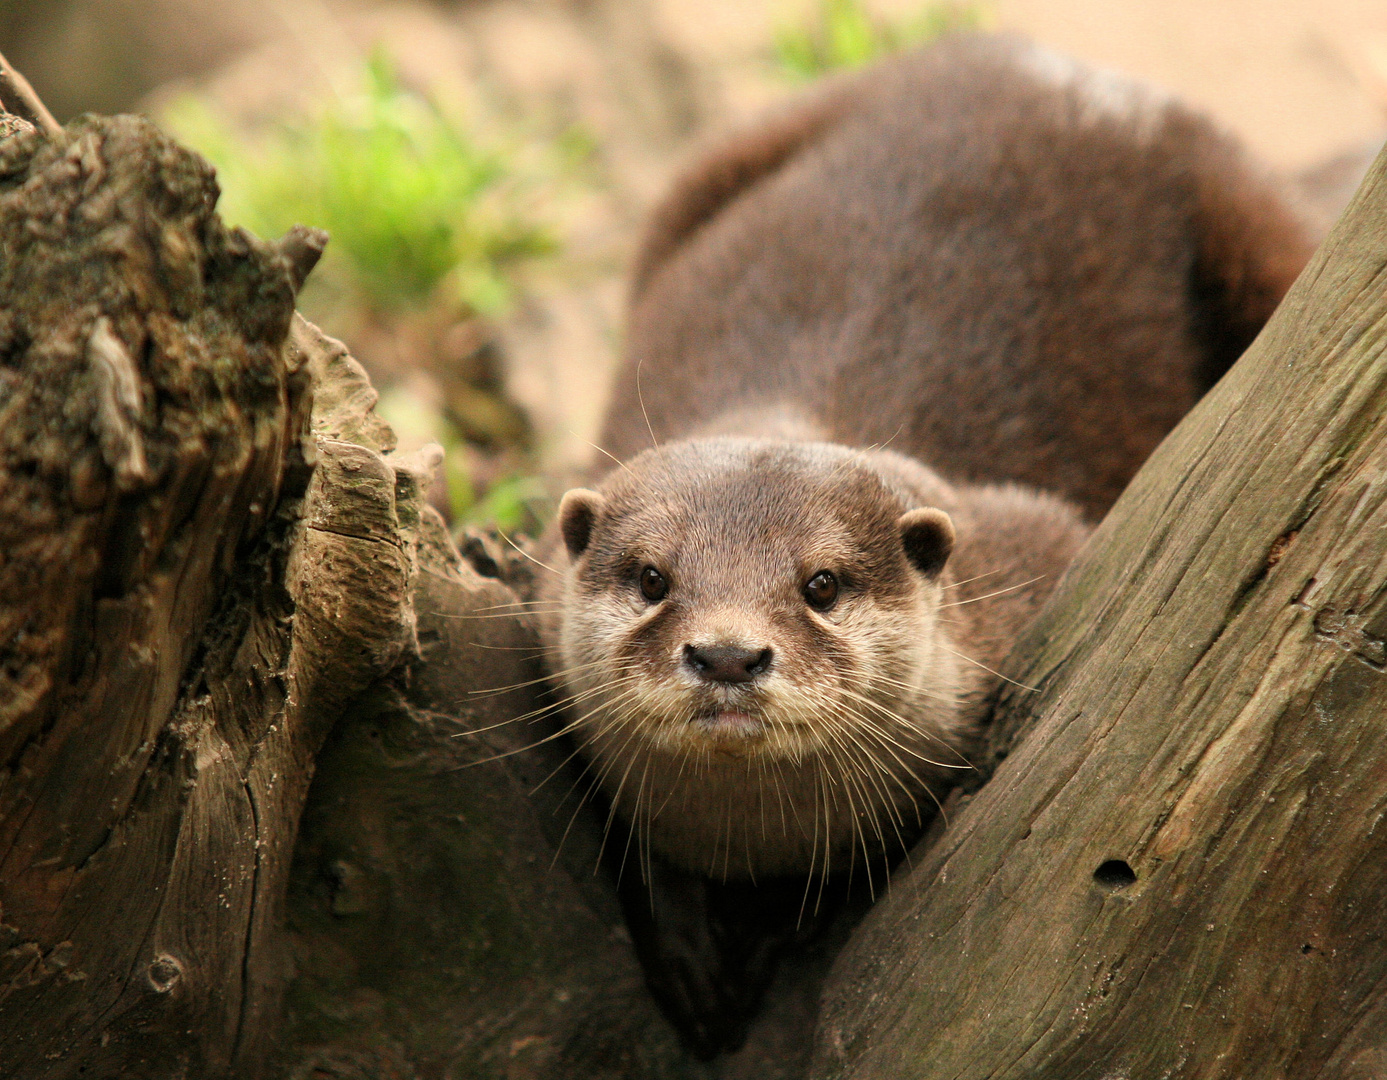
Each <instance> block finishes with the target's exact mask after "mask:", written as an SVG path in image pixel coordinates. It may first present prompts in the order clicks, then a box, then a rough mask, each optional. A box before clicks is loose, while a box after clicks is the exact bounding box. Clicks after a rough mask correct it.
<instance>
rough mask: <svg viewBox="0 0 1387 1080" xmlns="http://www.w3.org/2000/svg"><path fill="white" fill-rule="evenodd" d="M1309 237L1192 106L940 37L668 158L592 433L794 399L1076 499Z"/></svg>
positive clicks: (1011, 46) (945, 462) (1210, 372)
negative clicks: (675, 176) (694, 155)
mask: <svg viewBox="0 0 1387 1080" xmlns="http://www.w3.org/2000/svg"><path fill="white" fill-rule="evenodd" d="M1309 250H1310V245H1309V242H1308V240H1307V238H1306V232H1305V229H1304V228H1303V226H1302V224H1301V222H1300V220H1299V219H1298V218H1297V216H1296V215H1295V214H1293V213H1292V211H1291V210H1290V208H1289V207H1288V205H1287V203H1286V201H1285V200H1284V199H1282V197H1281V196H1280V194H1279V190H1278V188H1277V187H1276V186H1275V185H1274V184H1272V183H1271V182H1270V180H1268V179H1267V178H1265V177H1264V176H1263V175H1262V174H1261V173H1260V171H1259V170H1258V169H1257V168H1256V167H1255V166H1254V165H1253V164H1252V163H1251V162H1249V161H1248V160H1247V158H1246V156H1245V155H1244V153H1243V152H1242V150H1241V149H1240V148H1239V147H1238V146H1237V145H1236V144H1235V143H1234V142H1233V141H1232V140H1231V139H1229V138H1227V137H1225V136H1223V135H1221V134H1220V133H1219V132H1217V131H1216V130H1215V129H1214V128H1213V126H1212V125H1211V124H1210V123H1209V122H1208V121H1207V120H1205V119H1204V118H1203V117H1201V116H1198V115H1196V114H1194V113H1192V112H1191V111H1189V110H1188V109H1186V108H1184V107H1183V106H1181V105H1179V104H1178V103H1176V102H1174V101H1172V100H1169V99H1168V98H1165V97H1163V96H1161V95H1160V94H1159V93H1157V92H1156V91H1154V90H1149V89H1146V88H1144V87H1141V86H1139V85H1137V84H1135V83H1131V82H1128V81H1126V80H1123V79H1121V78H1119V77H1117V76H1115V75H1110V74H1106V73H1101V72H1093V71H1089V70H1087V69H1084V68H1082V67H1080V66H1079V65H1077V64H1074V63H1073V62H1071V61H1069V60H1066V59H1064V58H1062V57H1060V56H1058V55H1056V54H1053V53H1050V52H1048V51H1046V50H1044V49H1040V48H1036V47H1033V46H1030V45H1027V44H1025V43H1024V42H1020V41H1017V40H1012V39H1007V38H991V37H961V38H958V39H954V40H950V41H945V42H943V43H941V44H939V45H937V46H934V47H932V48H929V49H926V50H923V51H921V52H917V53H914V54H911V55H908V56H905V57H903V58H901V59H899V60H896V61H892V62H890V63H887V64H885V65H882V66H880V67H878V68H876V69H873V70H871V71H869V72H868V73H866V74H865V75H861V76H855V77H852V78H849V79H847V80H846V81H844V82H842V83H839V84H836V85H833V86H830V87H829V88H827V89H825V90H823V91H820V92H819V93H818V94H817V95H815V96H814V97H813V98H811V99H810V100H809V101H808V102H806V103H803V104H800V105H797V106H795V107H792V108H791V109H789V110H787V111H786V112H785V113H784V114H782V115H781V116H780V117H778V118H775V119H773V120H771V121H769V122H767V123H765V124H763V125H761V126H759V127H753V128H752V129H751V130H749V131H748V132H746V133H745V134H742V135H739V136H737V137H734V138H731V139H729V140H726V141H725V142H723V143H721V144H720V145H718V146H715V147H714V148H712V149H711V150H710V151H708V152H707V153H705V154H704V155H703V156H702V157H701V158H700V159H699V160H697V161H696V162H695V163H694V164H693V165H692V166H691V167H690V168H689V169H688V170H687V171H686V172H685V174H684V175H683V176H682V178H681V179H679V180H678V181H677V182H676V183H675V185H674V188H673V191H672V193H671V195H670V197H669V199H668V200H667V201H666V202H665V203H664V204H663V205H662V206H660V207H659V208H657V209H656V211H655V212H654V215H653V218H652V222H651V227H650V231H649V233H648V235H647V238H646V240H645V243H644V247H643V252H642V254H641V256H640V258H639V260H638V264H637V269H636V273H635V284H634V287H633V294H632V302H631V309H630V318H629V328H628V333H627V344H626V349H625V357H624V360H623V362H622V365H621V367H620V370H619V371H618V373H617V377H616V380H615V384H614V390H613V399H612V404H611V407H610V409H609V411H608V414H607V421H606V425H605V428H604V431H603V434H602V435H601V437H600V439H599V442H600V443H601V444H602V446H603V447H604V448H605V449H606V450H608V451H610V452H611V453H613V454H615V455H616V456H617V457H618V458H623V459H624V458H627V457H630V456H631V455H633V454H635V453H637V452H638V451H639V450H641V449H643V448H645V447H648V446H649V445H650V443H651V433H650V430H649V429H648V427H647V424H649V427H650V428H653V431H654V437H655V438H656V439H657V440H660V441H666V440H669V439H674V438H679V437H683V436H686V435H687V434H689V433H690V432H692V431H694V430H697V429H700V428H704V427H706V426H708V425H709V424H710V423H713V422H715V421H716V420H717V418H718V417H719V416H720V415H721V414H723V413H725V412H726V411H728V410H729V409H737V410H743V411H745V410H755V409H759V408H778V407H781V406H782V405H783V404H785V403H786V402H789V403H791V404H792V405H793V406H794V407H795V408H796V410H797V411H798V412H799V413H800V414H801V415H803V416H805V417H806V418H807V419H809V420H811V421H812V422H813V423H815V424H816V425H817V426H818V427H819V428H821V429H822V430H823V431H824V433H825V434H826V437H827V438H829V439H831V440H832V441H835V442H842V443H844V444H846V445H849V446H869V445H878V444H887V445H890V446H891V447H893V448H895V449H898V450H901V451H902V452H904V453H906V454H908V455H910V456H912V457H915V458H917V459H919V460H921V461H924V462H927V463H928V464H929V465H930V466H931V467H932V468H934V469H936V470H937V471H938V472H939V473H940V474H941V475H943V476H944V477H945V478H946V479H949V480H967V481H974V482H997V481H1003V480H1010V481H1014V482H1016V483H1021V484H1027V485H1030V486H1033V487H1038V488H1043V489H1046V490H1049V491H1054V492H1057V493H1059V494H1062V495H1064V496H1066V497H1067V498H1070V499H1072V500H1073V501H1075V502H1076V503H1078V504H1079V505H1080V506H1081V507H1082V508H1083V509H1084V511H1085V513H1086V514H1088V515H1089V516H1090V517H1092V518H1095V519H1096V518H1097V517H1100V516H1101V515H1102V514H1103V513H1104V512H1105V511H1106V509H1107V508H1108V507H1109V506H1110V505H1111V504H1112V502H1113V500H1114V499H1116V497H1117V495H1118V494H1119V493H1120V492H1121V491H1122V489H1123V487H1125V486H1126V483H1127V481H1128V480H1129V479H1130V478H1131V477H1132V475H1133V474H1134V473H1135V471H1136V470H1137V468H1138V467H1139V466H1140V465H1141V463H1142V462H1143V461H1144V460H1145V459H1146V457H1147V456H1148V455H1149V453H1150V452H1151V450H1152V449H1153V448H1154V447H1155V445H1156V444H1157V443H1158V442H1159V441H1160V440H1161V438H1162V437H1163V436H1164V435H1165V434H1166V432H1167V431H1169V430H1170V428H1172V427H1173V426H1174V425H1175V423H1176V422H1177V421H1178V420H1179V419H1180V417H1181V416H1183V415H1184V414H1185V412H1187V411H1188V410H1189V408H1190V407H1191V406H1192V405H1193V404H1194V402H1195V401H1196V400H1198V398H1199V397H1200V396H1201V395H1202V394H1203V393H1204V392H1205V391H1206V390H1207V389H1208V388H1209V387H1210V386H1212V385H1213V383H1214V382H1215V381H1217V379H1218V378H1219V377H1220V376H1221V375H1222V373H1223V372H1224V371H1225V370H1226V369H1227V368H1228V366H1229V365H1230V364H1231V363H1232V362H1233V361H1234V360H1235V359H1237V357H1238V356H1239V355H1240V354H1241V353H1242V351H1243V349H1245V348H1246V347H1247V345H1248V344H1250V343H1251V341H1252V339H1253V337H1255V336H1256V334H1257V332H1258V331H1259V330H1260V329H1261V327H1262V324H1263V323H1264V322H1265V321H1266V320H1267V318H1268V317H1269V316H1270V314H1271V312H1272V310H1273V309H1274V308H1275V307H1276V305H1277V303H1278V302H1279V301H1280V299H1281V297H1282V295H1283V294H1284V293H1285V291H1286V289H1287V288H1288V287H1289V286H1290V283H1291V282H1292V281H1293V280H1294V278H1295V276H1296V275H1297V274H1298V273H1299V271H1300V269H1301V267H1302V266H1303V265H1304V263H1305V261H1306V259H1307V258H1308V255H1309ZM642 400H643V406H644V408H642Z"/></svg>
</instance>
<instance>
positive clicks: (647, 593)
mask: <svg viewBox="0 0 1387 1080" xmlns="http://www.w3.org/2000/svg"><path fill="white" fill-rule="evenodd" d="M667 592H669V582H668V581H666V580H665V575H664V574H662V573H660V571H658V570H656V569H655V568H654V567H653V566H647V567H646V568H645V569H644V570H642V571H641V595H642V596H644V597H645V598H646V599H647V600H649V601H650V602H651V603H652V604H653V603H655V601H657V600H663V599H664V598H665V593H667Z"/></svg>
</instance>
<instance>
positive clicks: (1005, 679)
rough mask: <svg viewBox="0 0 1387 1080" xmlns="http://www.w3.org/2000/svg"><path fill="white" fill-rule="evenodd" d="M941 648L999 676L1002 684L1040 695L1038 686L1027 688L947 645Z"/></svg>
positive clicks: (990, 673) (942, 645)
mask: <svg viewBox="0 0 1387 1080" xmlns="http://www.w3.org/2000/svg"><path fill="white" fill-rule="evenodd" d="M939 647H940V648H941V649H943V650H944V651H945V652H947V653H952V654H953V655H954V656H957V657H958V658H959V659H960V660H967V661H968V663H970V664H972V665H974V666H975V667H980V668H982V669H983V671H985V672H987V673H988V674H989V675H995V676H997V678H999V679H1001V680H1002V682H1006V683H1011V685H1012V686H1019V687H1020V688H1021V689H1022V690H1029V691H1031V693H1033V694H1038V693H1040V687H1038V686H1027V685H1026V684H1025V683H1022V682H1017V681H1016V680H1015V679H1013V678H1010V677H1009V676H1006V675H1003V674H1002V673H1001V672H1000V671H993V670H992V669H991V668H990V667H988V666H987V665H986V664H984V663H983V662H982V661H981V660H974V659H973V658H972V657H971V656H966V655H965V654H963V653H961V652H959V651H958V650H957V649H951V648H949V647H948V646H947V645H944V644H942V643H940V645H939Z"/></svg>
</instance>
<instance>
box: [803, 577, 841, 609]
mask: <svg viewBox="0 0 1387 1080" xmlns="http://www.w3.org/2000/svg"><path fill="white" fill-rule="evenodd" d="M804 599H805V600H807V601H808V602H809V606H810V607H813V608H818V609H819V610H820V611H827V610H828V609H829V608H831V607H832V606H833V602H834V601H835V600H837V599H838V579H837V578H836V577H834V576H833V575H832V574H830V573H829V572H828V571H827V570H820V571H819V572H818V573H817V574H815V575H814V576H813V577H811V578H810V579H809V583H808V584H807V585H805V586H804Z"/></svg>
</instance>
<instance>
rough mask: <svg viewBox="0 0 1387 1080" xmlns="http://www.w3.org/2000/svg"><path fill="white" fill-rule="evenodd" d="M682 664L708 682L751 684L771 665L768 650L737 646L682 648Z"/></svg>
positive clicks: (692, 646)
mask: <svg viewBox="0 0 1387 1080" xmlns="http://www.w3.org/2000/svg"><path fill="white" fill-rule="evenodd" d="M684 663H685V664H687V665H688V666H689V667H691V668H692V669H693V670H694V672H695V673H696V674H697V675H698V676H699V678H701V679H707V680H708V681H709V682H724V683H743V682H751V680H752V679H754V678H756V676H758V675H760V674H761V672H763V671H765V670H766V668H768V667H770V666H771V651H770V649H747V648H743V647H742V646H740V645H702V646H700V645H685V646H684Z"/></svg>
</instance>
